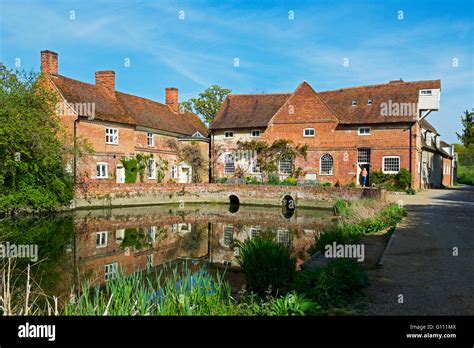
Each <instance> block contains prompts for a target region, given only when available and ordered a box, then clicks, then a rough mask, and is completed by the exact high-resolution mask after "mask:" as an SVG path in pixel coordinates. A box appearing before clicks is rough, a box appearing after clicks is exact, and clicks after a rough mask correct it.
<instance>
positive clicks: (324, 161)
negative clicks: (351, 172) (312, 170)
mask: <svg viewBox="0 0 474 348" xmlns="http://www.w3.org/2000/svg"><path fill="white" fill-rule="evenodd" d="M319 174H320V175H333V174H334V160H333V158H332V156H331V155H330V154H328V153H327V154H324V155H322V156H321V160H320V164H319Z"/></svg>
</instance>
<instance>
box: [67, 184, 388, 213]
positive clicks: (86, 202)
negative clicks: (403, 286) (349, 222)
mask: <svg viewBox="0 0 474 348" xmlns="http://www.w3.org/2000/svg"><path fill="white" fill-rule="evenodd" d="M231 195H234V196H237V197H238V200H239V202H240V204H257V205H278V206H281V205H282V200H283V199H284V197H285V196H286V195H289V196H291V197H292V198H293V199H294V201H295V203H296V206H300V207H303V206H304V207H321V206H330V205H332V203H333V202H334V201H336V200H338V199H347V200H356V199H360V198H373V199H376V200H382V201H385V199H386V192H385V190H381V189H374V188H349V187H320V186H277V185H275V186H270V185H234V184H207V183H205V184H204V183H200V184H157V183H140V184H139V183H137V184H115V183H106V182H103V183H101V182H93V183H88V184H83V185H78V186H77V188H76V199H75V207H76V208H87V207H114V206H133V205H152V204H170V203H175V204H180V203H200V202H207V203H226V204H228V203H229V202H230V196H231Z"/></svg>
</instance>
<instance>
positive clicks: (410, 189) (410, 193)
mask: <svg viewBox="0 0 474 348" xmlns="http://www.w3.org/2000/svg"><path fill="white" fill-rule="evenodd" d="M405 192H406V193H407V195H416V190H415V189H413V188H411V187H409V188H407V189H406V191H405Z"/></svg>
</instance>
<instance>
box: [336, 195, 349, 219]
mask: <svg viewBox="0 0 474 348" xmlns="http://www.w3.org/2000/svg"><path fill="white" fill-rule="evenodd" d="M349 205H350V203H349V202H348V201H346V200H344V199H339V200H337V201H336V203H334V206H333V210H334V215H338V216H349V215H350V214H351V210H350V208H349Z"/></svg>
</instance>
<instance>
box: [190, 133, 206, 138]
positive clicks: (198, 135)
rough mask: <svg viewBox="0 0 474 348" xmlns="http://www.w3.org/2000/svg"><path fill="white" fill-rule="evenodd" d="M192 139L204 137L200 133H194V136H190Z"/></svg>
mask: <svg viewBox="0 0 474 348" xmlns="http://www.w3.org/2000/svg"><path fill="white" fill-rule="evenodd" d="M192 137H193V138H204V136H203V135H202V134H201V133H199V132H196V133H194V134H193V135H192Z"/></svg>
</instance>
